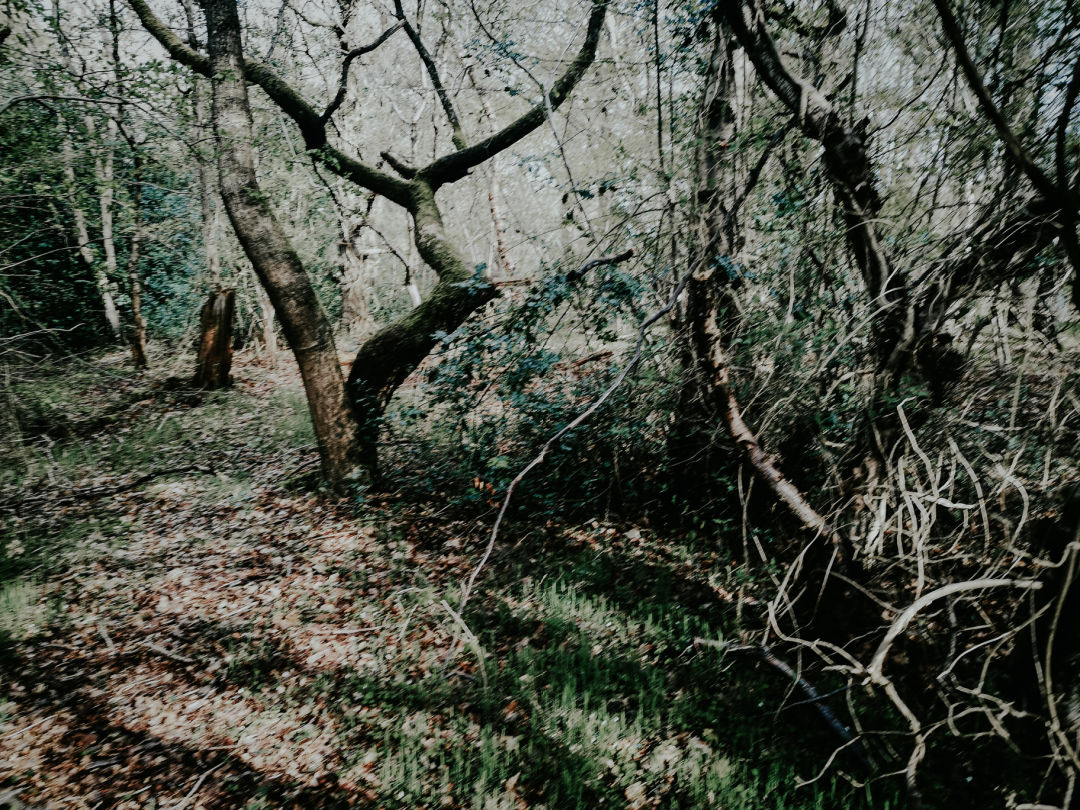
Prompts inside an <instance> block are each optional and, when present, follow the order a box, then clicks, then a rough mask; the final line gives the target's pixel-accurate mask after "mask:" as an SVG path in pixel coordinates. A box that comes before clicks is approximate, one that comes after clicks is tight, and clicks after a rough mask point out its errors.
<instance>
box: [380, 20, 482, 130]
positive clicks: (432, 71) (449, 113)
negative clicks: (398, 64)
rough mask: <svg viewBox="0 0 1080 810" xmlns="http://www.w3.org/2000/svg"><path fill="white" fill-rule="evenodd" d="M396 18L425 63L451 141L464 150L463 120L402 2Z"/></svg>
mask: <svg viewBox="0 0 1080 810" xmlns="http://www.w3.org/2000/svg"><path fill="white" fill-rule="evenodd" d="M394 16H395V17H397V18H398V20H399V21H400V25H403V26H404V27H405V33H406V34H407V35H408V37H409V39H410V40H411V41H412V44H413V47H414V48H416V52H417V54H419V55H420V61H421V62H423V63H424V67H425V68H426V69H427V72H428V76H430V77H431V84H432V86H434V88H435V94H436V95H437V96H438V97H439V103H440V104H441V105H442V108H443V112H444V113H446V120H447V121H449V122H450V130H451V132H452V133H453V134H452V135H451V140H452V141H453V142H454V147H455V148H456V149H459V150H460V149H464V148H465V147H466V145H467V144H466V143H465V134H464V132H463V131H462V129H461V120H460V119H459V118H458V115H457V111H456V110H455V109H454V105H453V103H452V102H451V101H450V96H449V94H448V93H447V92H446V88H445V87H444V86H443V83H442V79H440V78H439V70H438V68H437V67H436V66H435V60H434V59H433V58H432V56H431V53H430V52H429V51H428V49H427V48H426V47H425V46H424V41H423V40H422V39H420V34H418V33H417V32H416V29H415V28H413V27H412V23H410V22H409V18H408V17H406V16H405V9H403V8H402V6H401V0H394Z"/></svg>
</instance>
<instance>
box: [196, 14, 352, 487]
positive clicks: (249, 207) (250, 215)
mask: <svg viewBox="0 0 1080 810" xmlns="http://www.w3.org/2000/svg"><path fill="white" fill-rule="evenodd" d="M204 8H205V10H206V18H207V19H206V22H207V30H208V32H209V37H208V40H209V41H208V50H209V52H210V66H211V73H212V75H213V90H214V92H213V118H214V127H215V131H216V135H217V141H218V155H219V157H218V160H219V169H220V184H221V197H222V200H223V201H224V203H225V210H226V212H227V213H228V215H229V219H230V221H231V222H232V225H233V229H234V230H235V231H236V235H237V237H238V238H239V240H240V244H241V245H242V246H243V248H244V252H245V253H246V254H247V257H248V259H249V260H250V261H251V264H252V266H253V267H254V268H255V272H256V273H257V274H258V276H259V281H260V282H261V283H262V285H263V287H264V288H265V289H266V292H267V294H268V295H269V296H270V300H271V302H272V303H273V305H274V310H275V311H276V312H277V316H278V319H279V320H280V321H281V327H282V330H283V331H284V332H285V337H286V339H287V340H288V341H289V346H290V347H291V349H292V351H293V354H294V355H295V356H296V362H297V365H298V366H299V367H300V376H301V377H302V378H303V381H304V391H305V393H306V394H307V400H308V405H309V407H310V409H311V421H312V423H313V425H314V428H315V437H316V440H317V441H318V444H319V453H320V455H321V456H322V466H323V470H324V472H325V474H326V479H327V482H328V483H329V484H330V485H331V486H332V487H334V488H337V489H340V488H341V487H342V486H343V485H344V484H345V482H346V481H347V480H348V479H349V478H350V477H351V476H353V474H354V473H355V472H356V471H357V462H358V460H359V454H358V431H357V426H356V421H355V420H354V419H353V416H352V413H351V412H350V408H349V405H348V402H347V400H346V397H345V381H344V379H343V378H342V375H341V367H340V365H339V364H338V355H337V347H336V346H335V345H334V335H333V331H332V330H331V327H330V322H329V320H328V319H327V317H326V313H325V312H324V311H323V309H322V306H321V305H320V304H319V299H318V297H317V296H316V295H315V289H314V288H313V287H312V285H311V280H310V279H309V278H308V276H307V274H306V273H305V272H304V268H303V265H302V264H301V263H300V259H299V257H298V256H297V255H296V252H295V251H294V250H293V249H292V246H291V245H290V244H289V240H288V238H287V237H286V235H285V232H284V231H283V230H282V228H281V226H280V224H279V223H278V221H277V219H276V218H275V217H274V214H273V212H272V210H271V209H270V206H269V204H268V203H267V199H266V195H265V194H264V193H263V192H262V190H261V189H260V188H259V184H258V180H257V179H256V176H255V158H254V154H253V152H252V148H251V142H252V137H253V126H252V118H251V108H250V106H249V105H248V96H247V87H246V85H245V84H244V78H243V77H244V61H243V57H242V55H241V47H240V20H239V18H238V15H237V11H236V3H235V1H234V0H207V2H206V3H205V6H204Z"/></svg>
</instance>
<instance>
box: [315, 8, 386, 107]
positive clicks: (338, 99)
mask: <svg viewBox="0 0 1080 810" xmlns="http://www.w3.org/2000/svg"><path fill="white" fill-rule="evenodd" d="M400 28H401V23H398V24H397V25H393V26H391V27H390V28H387V29H386V30H385V31H383V32H382V33H381V34H379V36H378V37H377V38H376V39H375V41H374V42H371V43H369V44H367V45H362V46H361V47H359V48H353V49H352V50H351V51H349V52H348V53H347V54H345V59H344V60H342V62H341V79H340V80H338V89H337V93H336V94H335V95H334V99H333V101H331V102H330V103H329V104H328V105H327V107H326V109H325V110H324V111H323V114H322V115H320V116H319V120H320V121H322V122H323V123H324V124H325V123H327V122H328V121H329V120H330V118H331V116H333V114H334V113H335V112H337V111H338V108H339V107H340V106H341V105H342V103H343V102H344V101H345V90H346V86H347V85H348V82H349V67H350V66H351V65H352V63H353V60H355V59H356V58H357V57H360V56H363V55H364V54H366V53H371V52H372V51H373V50H375V49H376V48H378V47H379V46H380V45H382V44H383V43H384V42H386V40H388V39H390V37H391V36H393V34H394V33H396V32H397V31H398V30H399V29H400Z"/></svg>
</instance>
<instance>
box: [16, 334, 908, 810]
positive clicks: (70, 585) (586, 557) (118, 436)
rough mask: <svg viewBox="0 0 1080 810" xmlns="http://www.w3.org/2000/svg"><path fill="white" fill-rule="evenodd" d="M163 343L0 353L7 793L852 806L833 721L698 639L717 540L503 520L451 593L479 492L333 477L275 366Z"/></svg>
mask: <svg viewBox="0 0 1080 810" xmlns="http://www.w3.org/2000/svg"><path fill="white" fill-rule="evenodd" d="M158 359H159V361H160V364H159V366H158V367H157V368H156V370H154V371H151V372H148V373H146V374H136V373H134V372H132V371H129V370H126V368H125V366H124V358H123V357H122V356H121V355H120V354H114V355H107V356H105V357H102V358H98V359H95V360H90V361H68V362H66V363H64V364H61V365H55V366H53V365H45V366H38V367H35V368H33V369H25V370H22V371H20V374H19V375H15V376H14V377H13V376H12V375H10V374H9V379H8V381H7V395H8V397H9V400H10V404H13V405H14V409H15V413H16V414H17V416H18V420H17V423H13V424H12V425H11V426H10V428H11V430H10V431H8V440H7V441H6V443H4V442H3V441H0V443H3V444H4V446H3V447H2V448H0V452H2V453H3V455H2V456H0V695H2V697H0V803H2V802H3V801H4V800H5V798H6V800H7V801H8V804H9V806H13V807H17V806H33V807H49V808H54V807H55V808H136V807H139V808H142V807H147V808H149V807H154V808H158V807H171V808H217V807H247V808H255V807H305V808H322V807H448V808H454V807H462V808H464V807H469V808H483V809H484V810H487V808H492V809H496V808H511V809H516V808H533V807H536V808H539V807H548V808H552V809H553V810H563V809H564V808H575V807H581V808H586V807H589V808H591V807H598V806H605V807H620V808H622V807H625V808H633V809H635V810H636V809H638V808H646V807H661V806H662V807H683V808H698V807H700V808H706V807H708V808H712V807H724V808H760V807H775V808H802V807H808V808H809V807H837V806H841V804H843V805H845V806H855V805H856V803H857V802H856V801H855V798H854V797H855V796H856V795H858V796H860V797H862V798H861V800H860V801H861V802H862V803H866V802H867V801H868V800H869V799H868V797H869V795H870V794H869V792H868V790H867V789H865V788H864V789H862V790H855V789H853V788H852V787H851V786H850V785H849V784H847V783H846V782H844V781H843V780H842V779H836V778H832V777H830V778H828V779H826V778H822V779H815V778H814V777H815V776H816V774H817V771H818V770H819V769H820V768H821V767H822V766H823V765H824V764H825V761H826V760H827V759H828V755H829V753H830V751H831V745H830V744H829V743H830V741H829V740H828V738H827V737H825V736H822V737H821V738H820V739H819V738H817V737H814V732H812V731H808V730H807V728H809V727H810V726H813V721H812V720H811V721H808V722H807V723H806V724H804V727H803V730H802V731H799V732H797V734H798V736H799V739H795V736H796V735H795V734H793V733H792V727H793V723H794V724H796V725H797V724H799V723H800V722H801V720H803V719H805V718H806V717H812V715H807V716H804V715H800V714H798V712H799V711H805V709H802V710H799V709H796V710H793V711H785V712H781V711H779V708H780V707H781V706H782V705H783V702H784V699H785V695H786V690H787V686H788V685H787V684H785V683H783V679H782V678H780V679H778V678H777V675H776V673H775V672H772V671H769V670H768V669H767V668H762V667H761V665H759V664H757V663H755V661H754V659H753V658H751V657H745V656H744V657H740V656H739V655H738V654H734V655H728V656H727V657H725V656H724V655H722V653H721V652H720V651H718V650H717V649H716V647H715V646H714V645H710V644H702V643H700V641H699V643H695V639H698V640H700V639H709V640H713V641H716V640H720V639H722V638H723V633H724V631H725V629H726V628H731V627H733V626H734V624H735V622H734V616H733V611H734V608H733V605H732V600H731V599H730V593H729V592H728V590H726V589H727V588H728V587H729V586H730V584H731V583H730V577H729V576H728V574H727V573H725V566H727V565H728V564H727V563H726V562H725V561H723V560H720V559H718V558H717V555H716V553H715V551H714V550H710V548H709V547H708V545H703V546H699V547H698V548H696V549H694V548H687V546H686V544H684V543H677V542H673V541H672V542H669V541H666V540H665V539H664V538H662V537H659V536H657V535H656V533H654V532H651V531H650V530H649V529H648V528H647V527H637V526H625V525H609V524H606V523H604V522H602V521H599V520H593V521H588V522H586V523H584V524H574V525H563V524H560V523H558V522H555V521H553V520H551V519H548V520H546V521H544V522H543V525H538V524H534V525H532V526H531V527H530V530H529V531H525V530H523V529H522V528H521V527H518V528H517V529H516V530H515V529H514V528H513V527H511V530H510V531H509V532H508V534H507V536H506V538H505V539H504V540H503V541H502V542H501V543H500V545H499V547H498V549H497V551H496V554H495V555H494V557H493V559H492V561H491V563H490V565H489V567H488V569H486V570H485V572H484V575H483V577H482V579H481V582H480V586H479V588H478V591H477V593H476V595H475V597H474V598H473V599H472V600H471V601H470V602H469V604H468V606H467V610H466V611H464V612H459V611H458V609H457V608H456V606H457V605H458V604H459V598H460V588H461V584H462V582H463V580H464V579H465V578H466V577H467V576H468V574H469V572H470V571H471V570H472V568H473V567H474V566H475V565H476V562H477V560H478V559H479V557H480V554H481V553H482V550H483V547H484V544H485V543H486V540H487V534H488V532H489V531H490V522H491V517H492V515H491V513H490V510H488V511H485V512H480V511H478V510H476V509H475V508H474V509H473V513H472V514H469V513H468V510H463V509H460V508H456V507H455V505H454V504H453V502H452V499H448V498H447V497H446V496H445V495H441V496H440V495H434V494H433V495H432V496H431V497H430V498H428V499H426V500H423V501H422V502H421V501H420V499H417V498H408V499H406V498H402V497H400V496H395V495H393V494H389V495H380V496H379V497H374V496H370V495H369V496H368V497H362V496H358V497H355V498H351V499H333V498H329V497H327V496H326V495H324V494H322V493H320V492H319V491H318V486H317V476H316V475H315V473H316V472H317V454H316V451H315V448H314V446H313V444H312V437H311V430H310V426H309V423H308V419H307V415H306V410H305V407H304V399H303V395H302V390H301V388H300V384H299V380H298V378H297V375H296V373H295V370H294V369H293V368H291V367H289V366H288V365H287V364H285V363H284V361H283V362H282V364H281V365H279V367H278V368H277V369H268V368H266V367H264V366H262V365H260V364H258V363H257V362H256V361H255V358H253V357H249V356H247V355H243V354H241V355H239V356H238V358H237V359H238V363H237V367H236V368H235V376H236V384H235V386H234V387H233V388H232V389H230V390H228V391H223V392H215V393H209V394H208V393H203V392H198V391H193V390H190V389H189V388H187V387H186V386H185V385H184V384H183V383H182V382H180V381H179V380H182V379H183V378H184V377H183V376H182V375H186V371H187V363H188V361H189V358H183V357H181V358H173V359H166V358H158ZM20 375H21V376H20ZM4 430H7V428H6V427H5V428H4ZM815 740H816V742H813V744H808V741H815ZM800 775H801V776H803V777H806V779H807V781H808V782H809V784H807V785H801V786H800V782H801V780H800V779H799V776H800ZM5 792H6V793H5ZM842 797H843V798H842ZM20 803H22V805H20ZM870 805H871V806H874V807H878V808H884V807H888V806H890V805H889V802H888V801H885V800H884V799H882V798H881V797H880V796H877V800H876V801H873V802H871V803H870Z"/></svg>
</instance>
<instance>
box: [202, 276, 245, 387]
mask: <svg viewBox="0 0 1080 810" xmlns="http://www.w3.org/2000/svg"><path fill="white" fill-rule="evenodd" d="M235 310H236V290H234V289H227V290H222V289H218V290H215V291H214V292H212V293H210V296H209V297H208V298H207V299H206V303H205V304H203V307H202V312H201V313H200V314H199V327H200V328H199V358H198V362H197V364H196V366H195V380H194V383H195V385H196V386H197V387H198V388H205V389H206V390H208V391H214V390H217V389H219V388H226V387H228V386H229V385H230V384H231V383H232V379H231V378H230V377H229V372H230V370H231V369H232V331H233V315H234V313H235Z"/></svg>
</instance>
